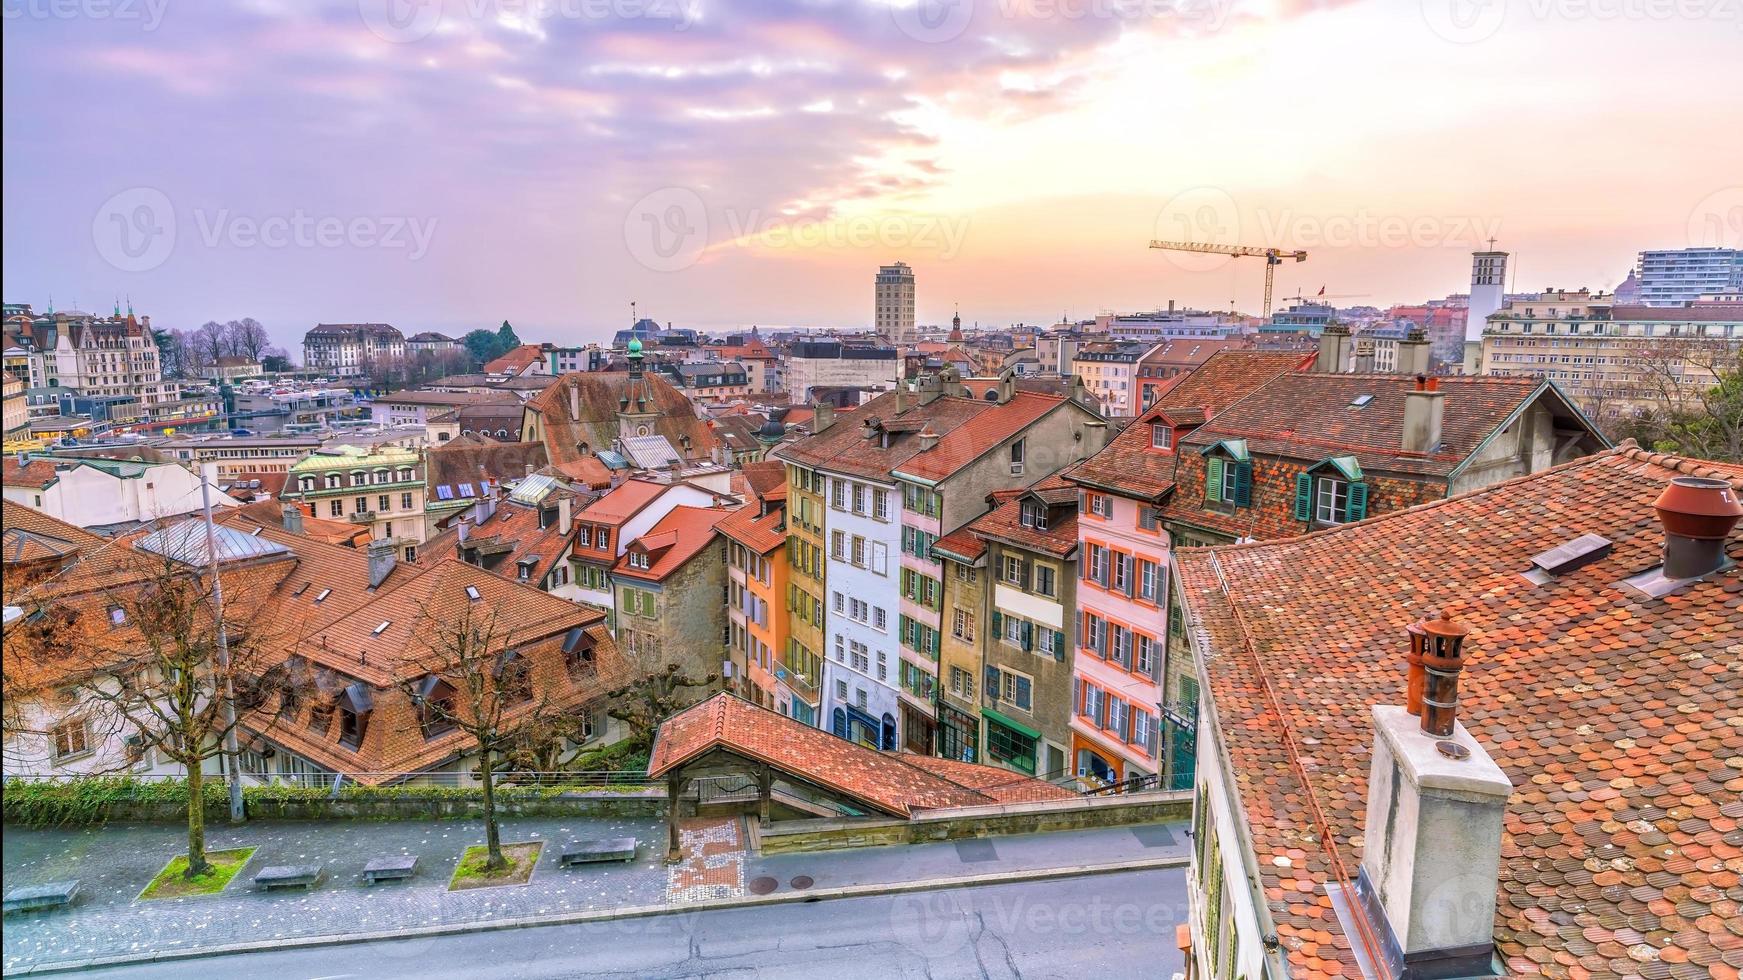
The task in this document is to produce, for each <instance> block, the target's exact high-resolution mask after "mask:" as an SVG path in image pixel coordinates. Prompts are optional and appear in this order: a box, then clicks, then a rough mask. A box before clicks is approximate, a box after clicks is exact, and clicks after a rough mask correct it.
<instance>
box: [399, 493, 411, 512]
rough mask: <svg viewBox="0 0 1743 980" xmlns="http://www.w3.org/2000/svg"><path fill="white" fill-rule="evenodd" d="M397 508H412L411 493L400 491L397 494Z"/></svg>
mask: <svg viewBox="0 0 1743 980" xmlns="http://www.w3.org/2000/svg"><path fill="white" fill-rule="evenodd" d="M399 509H400V510H411V509H412V495H411V494H409V493H402V494H400V495H399Z"/></svg>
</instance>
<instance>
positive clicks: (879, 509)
mask: <svg viewBox="0 0 1743 980" xmlns="http://www.w3.org/2000/svg"><path fill="white" fill-rule="evenodd" d="M872 516H874V517H876V518H877V519H878V520H880V521H887V520H889V519H890V494H889V491H887V490H873V491H872Z"/></svg>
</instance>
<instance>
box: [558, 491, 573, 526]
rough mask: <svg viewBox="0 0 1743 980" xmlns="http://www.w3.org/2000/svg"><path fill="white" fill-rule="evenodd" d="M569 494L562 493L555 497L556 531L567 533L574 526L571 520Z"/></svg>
mask: <svg viewBox="0 0 1743 980" xmlns="http://www.w3.org/2000/svg"><path fill="white" fill-rule="evenodd" d="M570 506H571V504H570V501H569V495H568V494H563V495H562V496H560V497H558V498H557V532H558V533H559V534H563V535H567V534H568V533H569V531H570V529H571V528H572V527H573V526H574V524H573V521H572V520H571V517H572V514H571V512H570Z"/></svg>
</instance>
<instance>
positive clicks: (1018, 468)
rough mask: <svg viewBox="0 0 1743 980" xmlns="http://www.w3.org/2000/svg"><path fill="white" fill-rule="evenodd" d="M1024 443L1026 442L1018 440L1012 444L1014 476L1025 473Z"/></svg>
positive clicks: (1012, 470) (1012, 469)
mask: <svg viewBox="0 0 1743 980" xmlns="http://www.w3.org/2000/svg"><path fill="white" fill-rule="evenodd" d="M1023 442H1024V440H1022V439H1018V440H1017V441H1016V442H1013V443H1011V473H1012V474H1013V475H1014V474H1018V473H1021V472H1023V456H1024V448H1023Z"/></svg>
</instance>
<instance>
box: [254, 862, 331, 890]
mask: <svg viewBox="0 0 1743 980" xmlns="http://www.w3.org/2000/svg"><path fill="white" fill-rule="evenodd" d="M320 880H321V866H320V865H318V864H275V865H273V866H271V867H268V868H261V869H260V873H258V874H256V875H255V876H254V885H255V887H257V888H259V889H260V890H261V891H266V892H269V891H272V890H273V889H274V888H313V887H315V885H316V884H317V883H319V882H320Z"/></svg>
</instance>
